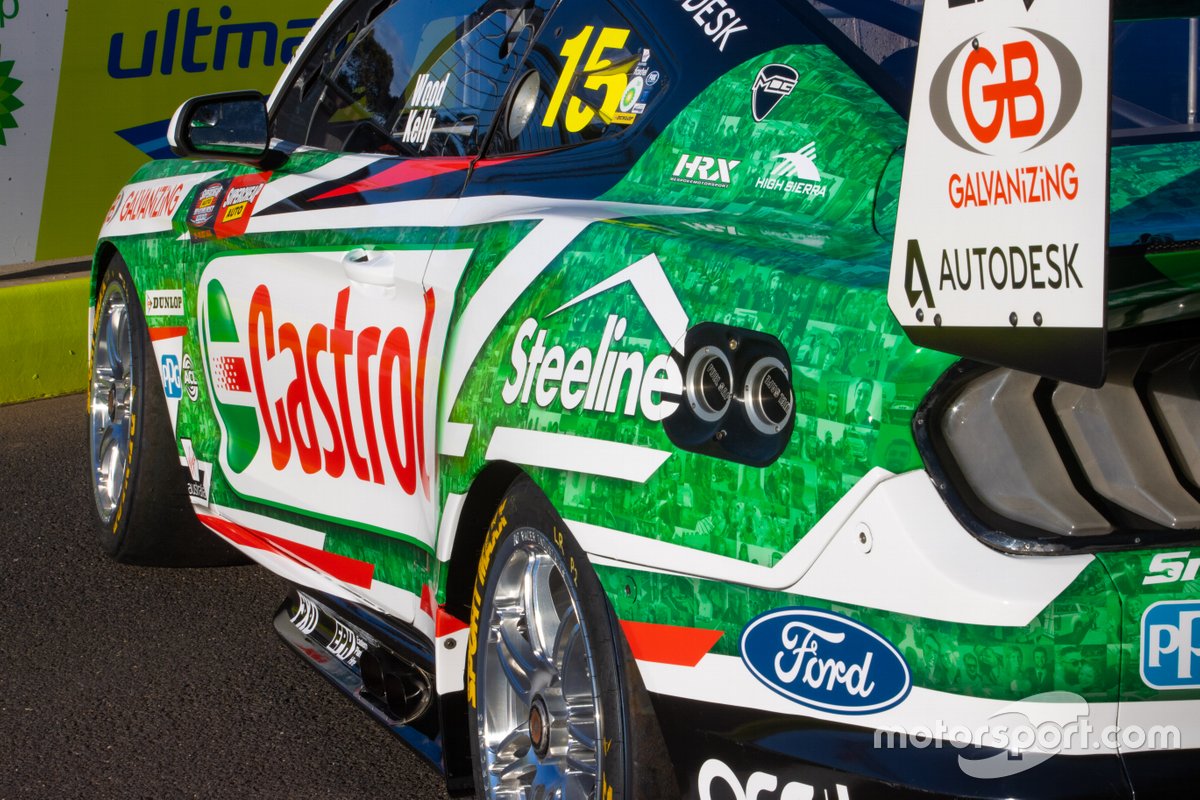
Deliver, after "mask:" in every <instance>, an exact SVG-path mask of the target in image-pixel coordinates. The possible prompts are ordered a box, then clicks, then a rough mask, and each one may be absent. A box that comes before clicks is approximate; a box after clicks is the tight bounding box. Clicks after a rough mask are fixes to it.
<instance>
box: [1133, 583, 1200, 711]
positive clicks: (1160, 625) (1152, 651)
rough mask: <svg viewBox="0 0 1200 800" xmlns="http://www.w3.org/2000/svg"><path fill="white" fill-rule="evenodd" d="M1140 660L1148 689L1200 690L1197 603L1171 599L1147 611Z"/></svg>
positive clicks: (1144, 616)
mask: <svg viewBox="0 0 1200 800" xmlns="http://www.w3.org/2000/svg"><path fill="white" fill-rule="evenodd" d="M1141 661H1142V681H1143V682H1144V683H1145V684H1146V685H1147V686H1150V687H1152V688H1154V689H1194V688H1200V600H1171V601H1167V602H1163V603H1155V604H1154V605H1152V606H1150V607H1149V608H1147V609H1146V612H1145V613H1144V614H1142V658H1141Z"/></svg>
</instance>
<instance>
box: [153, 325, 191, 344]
mask: <svg viewBox="0 0 1200 800" xmlns="http://www.w3.org/2000/svg"><path fill="white" fill-rule="evenodd" d="M186 333H187V328H186V327H178V328H151V329H150V341H152V342H161V341H162V340H163V339H177V338H179V337H180V336H183V335H184V334H186Z"/></svg>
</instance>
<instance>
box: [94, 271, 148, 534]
mask: <svg viewBox="0 0 1200 800" xmlns="http://www.w3.org/2000/svg"><path fill="white" fill-rule="evenodd" d="M114 283H115V284H117V285H118V286H120V287H121V290H122V292H123V293H124V295H125V307H126V313H127V314H128V315H129V326H130V337H129V338H130V358H131V360H132V362H133V363H132V364H131V365H130V373H131V378H132V380H131V383H130V393H131V396H130V402H129V414H130V424H129V453H128V456H127V458H126V459H125V476H124V480H123V481H122V485H121V495H120V497H119V498H118V499H117V506H116V510H115V511H114V513H113V517H112V519H111V520H109V521H108V522H105V521H104V520H103V519H102V518H101V516H100V512H99V509H98V508H96V504H95V500H96V498H95V491H96V476H95V473H94V467H93V460H94V458H95V456H94V454H93V453H92V451H91V448H92V446H93V444H92V441H91V427H90V423H91V421H90V419H89V430H88V453H89V457H88V469H89V472H90V475H89V477H90V483H91V487H92V493H93V496H92V505H93V508H94V509H95V511H96V523H97V526H98V528H99V531H100V541H101V544H102V545H103V547H104V549H105V550H106V551H108V553H109V554H111V555H119V554H120V553H121V551H122V550H123V547H124V544H125V540H126V538H127V533H128V531H129V526H130V520H131V517H132V516H133V509H134V507H135V504H136V498H135V495H136V493H137V486H138V484H139V478H140V475H139V472H140V467H141V461H142V459H141V458H140V455H141V450H142V439H143V436H144V432H145V431H146V430H147V429H148V427H149V426H148V425H146V424H145V414H144V413H143V407H144V406H145V398H146V396H147V393H148V391H149V390H150V387H149V386H148V383H149V381H148V379H147V378H148V375H147V369H146V364H147V350H149V349H151V348H149V346H148V343H147V336H146V333H145V331H146V320H145V317H144V316H143V314H142V308H141V302H140V299H139V296H138V293H137V290H136V289H134V286H133V280H132V278H131V277H130V276H129V271H128V270H127V269H126V267H125V264H124V262H123V261H122V260H121V259H120V257H117V258H115V259H114V260H113V261H112V263H110V264H109V266H108V269H106V270H105V272H104V277H103V279H102V280H101V282H100V286H99V289H98V291H97V295H96V297H97V307H96V321H95V324H94V325H93V331H92V341H91V351H90V356H91V360H92V361H94V359H95V354H96V345H97V342H98V340H99V336H100V331H101V327H102V326H101V318H100V317H101V314H103V313H104V310H105V308H104V302H105V296H106V295H107V293H108V288H109V286H111V285H112V284H114ZM153 376H154V377H157V372H156V371H153ZM89 391H90V389H89ZM89 414H90V409H89Z"/></svg>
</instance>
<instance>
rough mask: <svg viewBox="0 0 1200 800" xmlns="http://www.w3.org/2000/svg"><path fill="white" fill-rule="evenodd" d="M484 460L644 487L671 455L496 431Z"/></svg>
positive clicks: (597, 441) (559, 436)
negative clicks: (616, 480)
mask: <svg viewBox="0 0 1200 800" xmlns="http://www.w3.org/2000/svg"><path fill="white" fill-rule="evenodd" d="M486 457H487V460H488V461H512V462H513V463H515V464H524V465H525V466H529V467H544V468H546V469H559V470H565V471H567V472H582V473H584V474H587V475H600V476H602V477H606V478H619V479H621V480H626V481H632V482H633V483H645V482H646V481H648V480H650V478H651V476H653V475H654V473H655V472H658V468H659V467H661V466H662V465H663V464H664V463H666V461H667V459H668V458H670V457H671V454H670V453H669V452H667V451H665V450H653V449H651V448H649V447H638V446H637V445H631V444H621V443H619V442H609V441H605V440H603V439H588V438H585V437H583V436H572V435H570V434H566V433H547V432H544V431H528V430H522V429H520V428H496V430H495V432H494V433H493V434H492V440H491V442H490V443H489V444H488V449H487V456H486Z"/></svg>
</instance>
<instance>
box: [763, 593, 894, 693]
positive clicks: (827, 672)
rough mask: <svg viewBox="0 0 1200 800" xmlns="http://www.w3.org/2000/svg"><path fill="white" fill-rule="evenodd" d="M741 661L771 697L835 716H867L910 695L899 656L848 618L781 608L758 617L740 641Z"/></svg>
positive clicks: (871, 633)
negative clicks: (764, 685)
mask: <svg viewBox="0 0 1200 800" xmlns="http://www.w3.org/2000/svg"><path fill="white" fill-rule="evenodd" d="M741 653H742V661H743V662H745V664H746V667H747V668H748V669H749V670H750V672H751V673H753V675H754V677H756V678H758V679H759V680H760V681H762V682H763V683H764V684H766V685H767V686H768V687H770V688H771V689H772V690H773V691H775V692H778V693H779V694H781V695H783V696H784V697H787V698H788V699H790V700H793V701H795V702H797V703H800V704H801V705H805V706H808V707H810V708H815V709H819V710H821V711H828V712H831V713H835V714H869V713H875V712H878V711H883V710H885V709H888V708H892V707H893V706H895V705H897V704H899V703H900V702H902V701H903V700H904V698H906V697H908V693H909V691H910V690H911V689H912V675H911V673H910V671H909V668H908V664H907V662H905V660H904V657H903V656H902V655H900V652H899V651H898V650H897V649H896V648H895V647H894V646H893V645H892V644H891V642H889V641H888V640H887V639H884V638H883V637H882V636H881V635H879V634H878V633H876V632H875V631H873V630H871V629H870V628H868V627H867V626H865V625H863V624H861V623H859V622H856V621H854V620H852V619H850V618H849V617H844V616H842V615H840V614H834V613H832V612H829V611H822V610H819V609H815V608H785V609H779V610H776V611H770V612H767V613H766V614H763V615H762V616H759V617H757V618H756V619H754V620H753V621H751V622H750V624H749V625H747V626H746V629H745V630H744V631H743V632H742V639H741Z"/></svg>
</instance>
